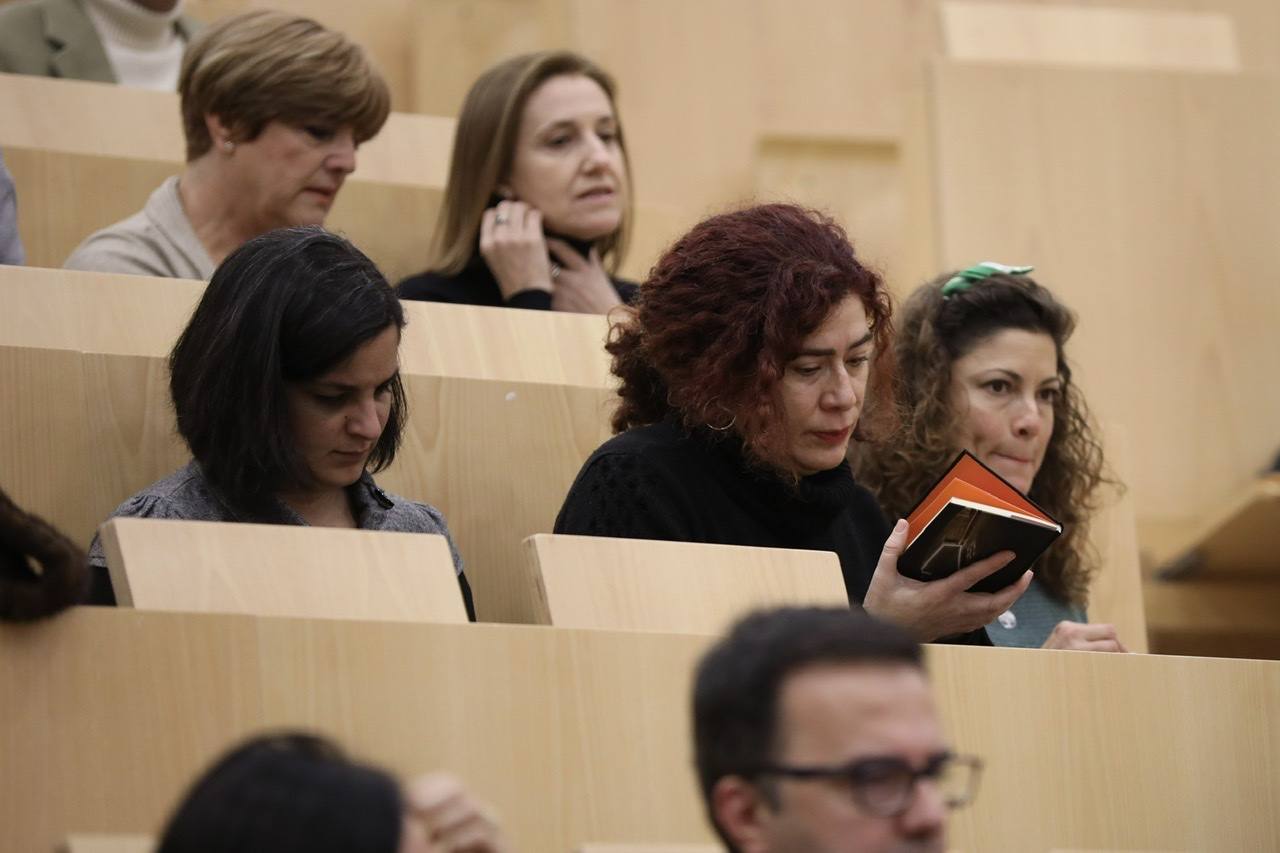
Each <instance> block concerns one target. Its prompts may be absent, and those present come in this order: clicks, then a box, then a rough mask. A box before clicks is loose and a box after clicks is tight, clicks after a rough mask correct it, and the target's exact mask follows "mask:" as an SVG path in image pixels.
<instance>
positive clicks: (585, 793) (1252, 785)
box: [0, 609, 1280, 853]
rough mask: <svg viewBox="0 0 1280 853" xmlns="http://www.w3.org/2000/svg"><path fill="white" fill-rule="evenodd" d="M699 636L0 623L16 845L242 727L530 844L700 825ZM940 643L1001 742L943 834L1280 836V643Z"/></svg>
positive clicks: (963, 722) (160, 802)
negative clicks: (310, 740)
mask: <svg viewBox="0 0 1280 853" xmlns="http://www.w3.org/2000/svg"><path fill="white" fill-rule="evenodd" d="M706 643H707V639H706V638H702V637H696V636H674V635H662V634H641V633H628V632H619V633H613V632H604V631H572V630H565V629H550V628H545V627H521V626H485V625H458V626H449V625H413V624H404V623H385V622H384V623H359V622H348V621H340V620H299V619H266V618H252V617H244V616H218V615H203V614H166V613H155V612H152V613H147V612H139V611H131V610H127V609H119V610H111V611H106V610H100V609H83V610H81V611H78V612H74V613H71V614H68V615H66V616H64V617H62V618H60V619H57V620H54V621H51V622H46V623H43V624H40V625H35V626H28V627H14V626H5V627H0V718H3V719H4V720H5V726H4V727H3V728H2V729H0V745H2V746H3V749H4V753H3V754H4V756H5V761H4V762H2V763H0V820H2V821H3V825H4V826H5V827H6V843H8V844H11V845H13V847H14V849H20V850H38V849H49V848H51V847H52V846H53V845H54V844H55V843H56V842H57V841H58V840H59V839H61V838H65V837H66V836H67V835H68V834H72V833H101V832H118V833H155V832H156V831H158V829H159V824H160V822H161V821H162V820H163V818H164V815H165V814H166V813H167V811H168V809H169V808H170V806H171V804H172V803H173V802H174V800H175V799H176V798H177V797H178V796H179V793H180V791H181V790H183V789H184V788H185V785H186V784H187V782H188V780H189V779H190V778H191V777H192V776H193V775H194V774H195V773H196V772H198V771H199V769H200V768H201V767H203V766H204V765H205V764H206V763H207V762H208V761H210V760H212V758H213V757H214V756H215V755H216V754H218V753H219V752H220V751H221V750H222V749H224V748H225V747H226V746H227V745H228V744H230V743H231V742H232V741H234V740H236V739H238V738H240V737H242V736H244V735H246V734H247V733H249V732H252V731H255V730H258V729H260V728H262V727H282V726H290V727H294V726H303V727H307V728H311V729H314V730H318V731H321V732H324V733H327V734H329V735H332V736H334V737H336V738H338V739H340V740H341V741H342V742H343V743H344V744H345V745H347V746H348V747H349V748H350V749H351V750H352V751H353V752H354V753H355V754H357V755H359V756H362V757H364V758H367V759H369V760H373V761H376V762H379V763H382V764H385V765H387V766H389V767H390V768H392V769H393V770H394V771H396V772H397V773H399V774H401V775H402V776H407V775H410V774H415V773H419V772H422V771H424V770H429V769H436V768H446V769H449V770H451V771H453V772H455V773H457V774H458V775H459V776H461V778H462V779H463V780H464V781H465V783H466V784H467V785H468V787H469V788H470V789H471V790H472V791H474V792H476V793H477V795H479V796H482V797H484V798H485V799H487V800H489V801H491V802H493V803H494V804H495V805H496V807H497V808H498V810H499V812H500V813H501V814H502V815H503V818H504V823H505V825H506V826H507V828H508V830H509V833H510V836H511V838H512V839H513V840H514V841H515V842H516V843H517V844H518V845H519V846H520V849H523V850H528V851H535V852H536V853H540V851H548V853H550V851H562V850H567V849H573V848H574V847H575V846H577V845H581V844H583V843H585V842H588V841H592V840H603V841H606V842H609V841H611V842H621V841H623V840H626V839H632V840H637V839H639V840H644V841H646V842H651V843H657V844H708V843H710V842H711V841H712V837H711V833H710V831H709V829H708V828H707V826H706V824H705V821H704V818H703V814H702V808H701V805H700V802H699V799H698V795H697V793H696V787H695V784H694V777H693V772H692V769H691V767H692V757H691V754H690V741H689V721H688V717H687V715H688V690H689V679H690V672H691V668H692V666H693V665H694V662H695V661H696V660H697V658H698V656H699V655H700V654H701V652H702V651H703V649H704V648H705V646H706ZM927 657H928V661H929V666H930V670H931V672H932V682H933V685H934V690H935V694H936V696H937V699H938V703H939V706H940V709H941V715H942V717H943V721H944V725H945V728H946V731H947V734H948V737H949V740H950V741H951V743H952V744H953V745H954V748H955V749H956V750H957V751H959V752H966V753H974V754H977V755H980V756H982V757H983V758H984V759H985V761H986V769H985V771H984V774H983V780H982V786H981V790H980V793H979V795H978V797H977V800H976V801H975V803H974V804H973V805H972V806H971V807H970V808H968V809H964V810H961V811H959V812H956V813H955V814H954V815H953V818H952V832H951V838H950V845H951V846H952V847H954V848H956V849H960V850H983V851H986V850H992V851H1005V850H1008V851H1023V850H1049V849H1053V848H1065V849H1092V850H1135V849H1136V850H1273V849H1276V848H1277V847H1280V812H1278V811H1277V810H1278V809H1280V787H1278V786H1280V781H1277V780H1280V742H1277V740H1276V738H1275V719H1276V718H1277V716H1280V663H1277V662H1269V661H1226V660H1211V659H1200V658H1177V657H1167V658H1166V657H1157V656H1144V655H1090V654H1080V653H1074V652H1040V651H1034V650H1018V649H979V648H964V647H947V646H930V647H928V648H927ZM1153 708H1158V709H1159V711H1158V713H1153V711H1152V709H1153ZM1224 721H1229V725H1226V724H1224Z"/></svg>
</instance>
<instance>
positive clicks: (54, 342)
mask: <svg viewBox="0 0 1280 853" xmlns="http://www.w3.org/2000/svg"><path fill="white" fill-rule="evenodd" d="M203 292H204V283H203V282H198V281H185V280H182V279H172V278H150V277H147V276H135V275H115V274H112V273H99V272H81V271H78V270H58V269H40V268H37V267H12V266H0V343H3V344H6V345H8V346H22V347H52V348H56V349H71V350H84V351H96V352H113V353H119V354H121V355H168V353H169V350H170V349H172V348H173V344H174V342H175V341H177V339H178V335H179V334H181V333H182V330H183V328H184V327H185V326H186V325H187V321H188V320H189V319H190V318H191V312H192V311H194V310H195V306H196V304H197V303H198V302H199V301H200V295H201V294H202V293H203Z"/></svg>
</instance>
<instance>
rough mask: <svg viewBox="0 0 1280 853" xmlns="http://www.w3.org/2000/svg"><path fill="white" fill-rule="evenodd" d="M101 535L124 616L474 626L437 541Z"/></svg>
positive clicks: (360, 534) (159, 523)
mask: <svg viewBox="0 0 1280 853" xmlns="http://www.w3.org/2000/svg"><path fill="white" fill-rule="evenodd" d="M100 534H101V536H102V544H103V548H104V550H105V551H106V555H107V566H108V568H109V569H110V571H111V586H112V588H113V589H114V590H115V594H116V600H117V601H118V602H119V603H120V604H121V605H122V606H126V607H136V608H138V609H141V610H181V611H192V612H201V613H246V614H249V615H253V616H307V617H313V618H322V619H362V620H365V621H380V620H391V621H399V622H466V621H467V612H466V608H465V606H464V605H463V602H462V593H461V590H460V589H459V587H458V581H457V577H456V573H455V571H454V566H453V558H452V557H451V556H450V554H449V545H448V543H447V542H446V541H445V538H444V537H443V536H439V535H431V534H423V533H393V532H388V531H374V530H339V529H335V528H328V527H292V526H286V525H273V524H231V523H219V522H212V521H173V520H169V519H152V518H115V519H111V520H110V521H108V522H106V523H105V524H103V525H102V528H101V530H100Z"/></svg>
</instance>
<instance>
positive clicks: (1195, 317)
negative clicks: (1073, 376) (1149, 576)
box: [932, 63, 1280, 520]
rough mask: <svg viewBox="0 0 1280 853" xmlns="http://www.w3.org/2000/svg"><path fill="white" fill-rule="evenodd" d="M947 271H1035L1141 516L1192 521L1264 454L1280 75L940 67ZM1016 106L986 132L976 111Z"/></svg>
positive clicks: (1279, 250) (1270, 442)
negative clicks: (979, 266)
mask: <svg viewBox="0 0 1280 853" xmlns="http://www.w3.org/2000/svg"><path fill="white" fill-rule="evenodd" d="M933 83H934V106H935V110H936V125H935V127H934V132H933V137H932V138H933V144H934V148H935V150H936V176H937V177H936V181H937V183H936V193H937V194H936V198H937V203H938V209H939V211H940V213H939V222H940V227H941V252H942V254H943V265H944V266H955V267H962V266H965V265H968V264H970V263H973V262H974V261H975V260H977V259H981V258H997V259H1001V260H1004V261H1007V262H1011V263H1012V262H1017V263H1022V262H1027V263H1034V264H1036V265H1037V273H1036V275H1037V278H1038V279H1039V280H1040V281H1041V282H1042V283H1044V284H1046V285H1047V286H1049V287H1050V288H1052V289H1053V290H1054V291H1055V293H1057V294H1059V295H1060V296H1061V297H1062V298H1063V300H1064V301H1065V302H1066V303H1067V304H1068V305H1069V306H1071V307H1072V308H1073V309H1075V310H1076V311H1077V312H1078V314H1079V316H1080V317H1081V318H1082V319H1081V324H1080V327H1079V331H1078V332H1077V335H1076V337H1075V339H1073V341H1072V343H1071V348H1070V351H1069V355H1070V356H1071V357H1072V358H1073V359H1074V361H1075V362H1076V364H1077V367H1078V376H1079V379H1080V385H1081V387H1082V389H1083V390H1084V392H1085V394H1086V395H1087V396H1088V399H1089V401H1090V403H1091V405H1092V406H1093V407H1094V410H1095V412H1096V413H1097V414H1098V415H1099V417H1101V418H1102V419H1104V420H1106V421H1111V422H1117V423H1123V424H1124V425H1125V426H1126V427H1127V428H1128V429H1129V430H1130V435H1131V437H1132V445H1133V453H1132V460H1131V461H1132V468H1131V470H1132V472H1133V476H1132V479H1131V486H1132V489H1133V492H1134V495H1133V497H1134V501H1135V505H1136V507H1137V511H1138V514H1139V518H1140V519H1143V520H1145V519H1147V518H1154V519H1161V518H1164V519H1187V518H1192V517H1196V516H1198V515H1202V514H1203V513H1205V512H1207V511H1211V510H1212V508H1214V507H1216V506H1218V505H1220V504H1221V503H1222V502H1223V501H1224V500H1225V499H1227V498H1228V497H1229V496H1231V495H1233V494H1237V493H1239V491H1240V490H1241V489H1242V488H1243V487H1244V486H1245V485H1246V484H1247V483H1248V482H1249V481H1250V480H1252V478H1253V476H1254V472H1255V471H1256V470H1258V469H1259V468H1260V467H1262V465H1263V464H1264V463H1265V462H1266V461H1267V460H1268V459H1269V458H1270V456H1271V455H1272V454H1273V453H1274V451H1275V440H1276V439H1275V437H1276V436H1277V435H1280V397H1277V396H1276V395H1273V394H1265V393H1258V389H1260V388H1267V387H1270V385H1271V384H1272V379H1273V376H1272V373H1273V366H1274V365H1275V364H1277V363H1280V339H1278V338H1277V337H1276V336H1275V335H1274V334H1273V330H1274V329H1275V328H1276V326H1277V325H1280V299H1278V298H1277V296H1276V291H1275V288H1274V287H1272V286H1271V285H1270V283H1269V281H1268V279H1267V277H1266V276H1265V275H1259V274H1258V270H1266V269H1272V268H1274V267H1276V266H1277V264H1280V243H1277V241H1276V240H1275V239H1274V235H1275V233H1276V231H1277V229H1278V228H1280V170H1277V169H1274V168H1269V167H1268V164H1270V163H1272V162H1274V157H1273V152H1274V151H1275V150H1276V148H1277V147H1278V146H1280V83H1278V82H1276V81H1275V80H1274V79H1270V78H1260V77H1230V78H1228V77H1221V76H1216V75H1215V76H1208V75H1185V74H1183V75H1174V74H1155V73H1136V72H1134V73H1127V74H1123V75H1119V74H1114V73H1102V72H1084V71H1071V72H1065V71H1050V70H1045V69H1042V68H1025V67H1011V66H1002V67H999V68H993V67H977V66H968V67H966V66H963V65H959V64H953V63H939V64H938V65H937V67H936V69H935V74H934V79H933ZM998 115H1004V116H1017V117H1018V120H1017V122H1016V124H1009V125H1006V126H1005V127H1004V129H1003V130H1002V131H1001V133H1000V134H998V135H995V136H993V131H992V127H991V125H990V122H989V121H975V117H978V116H981V117H987V116H998Z"/></svg>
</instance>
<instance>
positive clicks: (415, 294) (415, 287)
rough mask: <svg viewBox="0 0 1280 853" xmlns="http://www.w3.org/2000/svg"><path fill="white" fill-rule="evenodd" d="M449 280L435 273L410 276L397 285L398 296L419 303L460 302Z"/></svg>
mask: <svg viewBox="0 0 1280 853" xmlns="http://www.w3.org/2000/svg"><path fill="white" fill-rule="evenodd" d="M448 282H449V280H448V279H445V278H442V277H440V276H438V275H436V274H435V273H430V272H424V273H419V274H418V275H413V276H409V277H408V278H406V279H405V280H404V281H402V282H400V283H399V284H397V285H396V296H398V297H400V298H401V299H414V300H417V301H419V302H452V303H456V302H458V300H457V299H455V298H454V295H453V293H452V292H451V290H450V288H449V287H447V286H446V285H447V284H448Z"/></svg>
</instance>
